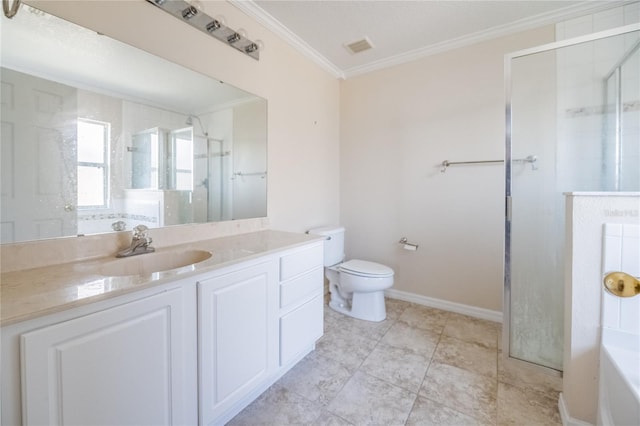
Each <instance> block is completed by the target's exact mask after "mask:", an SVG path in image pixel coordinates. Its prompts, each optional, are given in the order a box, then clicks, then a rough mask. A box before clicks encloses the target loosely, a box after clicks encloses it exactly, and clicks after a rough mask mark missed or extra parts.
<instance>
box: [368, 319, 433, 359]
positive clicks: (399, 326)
mask: <svg viewBox="0 0 640 426" xmlns="http://www.w3.org/2000/svg"><path fill="white" fill-rule="evenodd" d="M439 339H440V335H439V334H438V333H436V332H434V331H429V330H421V329H419V328H414V327H410V326H408V325H406V324H404V323H401V322H396V323H395V324H394V325H393V326H392V327H391V328H390V329H389V331H387V333H386V334H385V335H384V337H383V338H382V340H381V342H383V343H386V344H387V345H391V346H396V347H399V348H405V349H409V350H412V351H414V352H415V353H417V354H419V355H422V356H424V357H426V358H431V356H432V355H433V351H434V350H435V348H436V345H437V344H438V340H439Z"/></svg>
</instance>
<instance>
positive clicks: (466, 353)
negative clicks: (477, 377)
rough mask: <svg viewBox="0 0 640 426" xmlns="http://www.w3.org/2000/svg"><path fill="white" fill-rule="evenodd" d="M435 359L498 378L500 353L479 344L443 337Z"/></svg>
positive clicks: (434, 356)
mask: <svg viewBox="0 0 640 426" xmlns="http://www.w3.org/2000/svg"><path fill="white" fill-rule="evenodd" d="M433 359H434V361H439V362H441V363H443V364H449V365H453V366H455V367H459V368H463V369H465V370H467V371H471V372H472V373H478V374H483V375H485V376H488V377H490V378H492V379H495V378H496V377H497V370H498V351H497V350H496V349H490V348H487V347H486V346H483V345H480V344H477V343H472V342H465V341H464V340H459V339H456V338H453V337H449V336H442V337H441V338H440V341H439V342H438V347H437V348H436V352H435V353H434V355H433Z"/></svg>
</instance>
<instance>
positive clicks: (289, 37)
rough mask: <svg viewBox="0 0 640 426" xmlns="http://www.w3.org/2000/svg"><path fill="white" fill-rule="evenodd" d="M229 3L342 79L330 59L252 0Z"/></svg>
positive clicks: (340, 73) (231, 1) (235, 0)
mask: <svg viewBox="0 0 640 426" xmlns="http://www.w3.org/2000/svg"><path fill="white" fill-rule="evenodd" d="M227 1H228V2H229V3H231V4H232V5H234V6H235V7H237V8H238V9H240V10H241V11H243V12H244V13H246V14H247V15H249V16H250V17H252V18H253V19H255V20H256V21H258V23H260V24H262V25H264V26H265V27H266V28H267V29H268V30H271V31H273V32H274V33H275V34H276V35H278V36H279V37H280V38H282V39H283V40H284V41H286V42H287V43H289V44H290V45H291V46H292V47H293V48H295V49H296V50H298V51H299V52H300V53H302V54H303V55H304V56H306V57H307V58H309V59H311V60H312V61H313V62H315V63H316V64H318V65H320V67H321V68H323V69H324V70H325V71H327V72H329V74H331V75H333V76H334V77H336V78H340V79H344V78H345V76H344V73H343V72H342V70H341V69H340V68H338V67H337V66H335V65H334V64H333V63H332V62H331V61H329V60H328V59H327V58H325V57H324V56H323V55H321V54H320V53H318V51H316V50H315V49H314V48H313V47H311V46H310V45H308V44H307V43H306V42H305V41H304V40H302V39H301V38H300V37H298V36H297V35H296V34H294V33H293V32H292V31H291V30H289V28H287V27H286V26H284V25H283V24H282V23H281V22H280V21H278V20H277V19H276V18H274V17H273V16H272V15H271V14H269V13H267V12H266V11H265V10H263V9H262V8H261V7H259V6H258V5H257V4H255V3H254V2H253V1H251V0H249V1H246V0H227Z"/></svg>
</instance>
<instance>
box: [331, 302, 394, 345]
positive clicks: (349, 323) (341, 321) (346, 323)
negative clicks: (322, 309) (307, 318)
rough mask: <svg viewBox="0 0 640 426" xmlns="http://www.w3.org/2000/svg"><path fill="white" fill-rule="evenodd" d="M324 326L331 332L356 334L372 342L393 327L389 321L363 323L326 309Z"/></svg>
mask: <svg viewBox="0 0 640 426" xmlns="http://www.w3.org/2000/svg"><path fill="white" fill-rule="evenodd" d="M325 324H326V327H327V328H328V329H331V330H333V329H339V330H341V331H343V332H345V333H350V334H357V335H359V336H366V337H368V338H370V339H373V340H380V338H381V337H382V336H383V335H384V334H385V333H386V332H387V330H389V328H390V327H391V326H392V325H393V321H392V320H389V319H386V320H384V321H379V322H373V321H364V320H360V319H356V318H352V317H349V316H347V315H344V314H341V313H339V312H336V311H334V310H333V309H331V308H327V309H326V313H325Z"/></svg>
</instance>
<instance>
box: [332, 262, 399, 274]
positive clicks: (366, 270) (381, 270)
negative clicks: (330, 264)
mask: <svg viewBox="0 0 640 426" xmlns="http://www.w3.org/2000/svg"><path fill="white" fill-rule="evenodd" d="M338 269H339V270H340V272H345V273H347V274H352V275H357V276H359V277H370V278H388V277H392V276H393V269H391V268H389V267H388V266H386V265H381V264H379V263H375V262H369V261H366V260H359V259H352V260H348V261H346V262H344V263H342V264H340V265H339V267H338Z"/></svg>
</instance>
